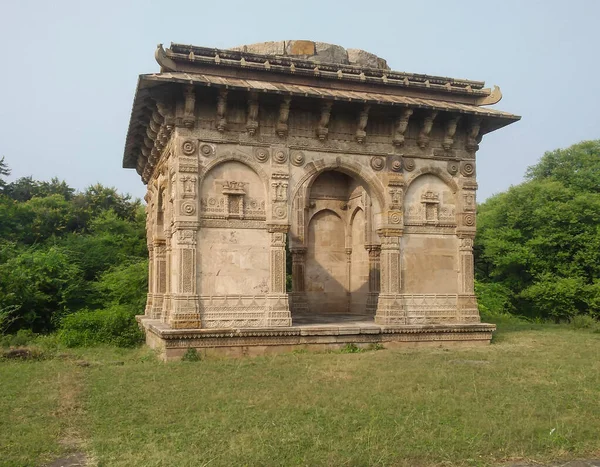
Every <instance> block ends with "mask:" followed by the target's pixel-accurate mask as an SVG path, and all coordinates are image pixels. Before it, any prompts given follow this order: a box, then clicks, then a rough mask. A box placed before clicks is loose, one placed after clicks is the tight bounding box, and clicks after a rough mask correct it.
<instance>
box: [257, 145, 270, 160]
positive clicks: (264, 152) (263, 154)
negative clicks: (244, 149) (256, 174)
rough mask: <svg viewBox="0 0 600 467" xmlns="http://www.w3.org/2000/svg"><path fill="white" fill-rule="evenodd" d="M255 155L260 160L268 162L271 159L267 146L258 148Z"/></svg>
mask: <svg viewBox="0 0 600 467" xmlns="http://www.w3.org/2000/svg"><path fill="white" fill-rule="evenodd" d="M254 157H255V158H256V160H257V161H258V162H267V161H268V160H269V150H268V149H267V148H256V149H255V150H254Z"/></svg>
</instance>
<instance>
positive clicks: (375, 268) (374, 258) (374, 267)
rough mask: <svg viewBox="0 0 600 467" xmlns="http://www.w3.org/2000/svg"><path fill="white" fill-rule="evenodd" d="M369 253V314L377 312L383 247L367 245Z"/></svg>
mask: <svg viewBox="0 0 600 467" xmlns="http://www.w3.org/2000/svg"><path fill="white" fill-rule="evenodd" d="M366 249H367V251H368V252H369V294H368V295H367V313H373V314H375V312H376V311H377V300H378V298H379V289H380V274H381V263H380V261H381V246H379V245H367V246H366Z"/></svg>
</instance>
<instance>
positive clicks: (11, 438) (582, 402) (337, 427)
mask: <svg viewBox="0 0 600 467" xmlns="http://www.w3.org/2000/svg"><path fill="white" fill-rule="evenodd" d="M498 328H499V330H498V332H497V333H496V336H495V338H494V342H493V344H492V345H491V346H489V347H484V348H476V349H451V350H442V349H419V350H386V349H384V350H378V351H369V352H362V353H320V354H319V353H297V354H289V355H279V356H271V357H260V358H252V359H250V358H247V359H236V360H234V359H229V360H223V359H221V360H219V359H209V360H203V361H199V362H177V363H169V364H165V363H161V362H159V361H157V360H156V359H155V358H154V356H153V354H152V353H151V352H150V351H149V350H147V349H145V348H141V349H134V350H118V349H113V348H98V349H86V350H78V351H60V355H58V356H56V357H55V358H51V359H46V360H42V361H27V362H15V361H3V362H0V413H1V414H2V416H1V417H0V465H2V466H29V465H32V466H34V465H35V466H37V465H43V464H44V463H47V462H52V461H53V460H55V459H57V458H59V457H61V456H66V455H67V454H68V453H70V452H83V453H85V454H86V455H87V457H88V460H89V463H90V465H100V466H128V467H130V466H199V465H210V466H237V465H285V466H288V465H334V466H340V465H350V466H354V465H357V466H363V465H364V466H367V465H400V466H404V465H406V466H421V465H423V466H425V465H445V466H446V465H447V466H449V465H460V466H483V465H496V464H501V463H503V462H508V461H516V460H519V459H528V460H536V461H542V462H543V461H549V460H559V459H572V458H579V457H594V456H596V457H597V456H600V334H598V333H592V332H589V331H585V330H573V329H571V328H570V327H568V326H565V325H562V326H558V325H539V324H516V323H510V322H509V323H502V322H500V323H499V324H498Z"/></svg>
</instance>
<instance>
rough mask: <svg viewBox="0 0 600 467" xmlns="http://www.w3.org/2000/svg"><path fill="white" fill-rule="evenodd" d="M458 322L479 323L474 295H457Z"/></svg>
mask: <svg viewBox="0 0 600 467" xmlns="http://www.w3.org/2000/svg"><path fill="white" fill-rule="evenodd" d="M457 308H458V310H457V311H458V313H457V314H458V317H457V318H458V322H459V323H480V322H481V318H480V316H479V308H478V307H477V297H475V295H466V294H464V295H459V296H458V299H457Z"/></svg>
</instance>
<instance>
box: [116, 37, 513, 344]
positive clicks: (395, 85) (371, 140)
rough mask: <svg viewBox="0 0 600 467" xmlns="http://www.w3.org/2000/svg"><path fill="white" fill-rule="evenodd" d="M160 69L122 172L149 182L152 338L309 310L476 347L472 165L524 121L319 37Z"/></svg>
mask: <svg viewBox="0 0 600 467" xmlns="http://www.w3.org/2000/svg"><path fill="white" fill-rule="evenodd" d="M156 59H157V61H158V63H159V65H160V67H161V69H160V73H155V74H148V75H141V76H140V78H139V82H138V87H137V92H136V96H135V100H134V105H133V110H132V115H131V122H130V126H129V131H128V135H127V142H126V147H125V155H124V160H123V165H124V167H128V168H135V169H136V170H137V172H138V173H139V174H140V176H141V178H142V180H143V182H144V183H146V184H147V186H148V191H147V195H146V198H145V199H146V202H147V204H148V207H147V238H148V250H149V259H150V262H149V275H150V280H149V290H148V299H147V305H146V309H145V315H144V318H143V319H142V322H143V323H145V324H144V326H145V327H146V329H147V330H154V331H152V332H154V334H156V335H155V336H152V337H149V338H148V339H149V342H150V341H152V342H155V341H156V339H157V337H156V336H159V338H160V339H162V340H163V341H167V340H168V339H169V337H165V336H167V334H169V332H172V331H173V332H175V330H210V329H257V330H258V329H263V330H264V329H282V330H283V329H292V328H291V326H292V320H293V318H294V316H296V315H310V314H311V313H312V314H314V315H315V316H317V315H319V314H323V313H338V314H349V315H367V316H369V315H370V316H373V317H374V323H375V324H376V325H378V326H380V329H383V330H384V331H382V332H385V329H392V328H393V327H397V329H400V328H398V327H402V326H404V327H407V326H409V327H410V326H417V325H420V326H430V325H460V326H462V328H461V329H463V331H464V332H465V333H466V334H464V336H467V335H468V336H471V334H472V333H473V332H474V331H473V329H474V328H468V326H469V325H475V324H476V323H479V314H478V311H477V302H476V299H475V295H474V289H473V252H472V247H473V238H474V235H475V209H476V198H475V193H476V189H477V183H476V181H475V172H476V169H475V168H476V157H475V155H476V152H477V150H478V148H479V144H480V142H481V139H482V137H483V135H485V134H486V133H489V132H491V131H494V130H496V129H498V128H501V127H503V126H505V125H507V124H510V123H512V122H514V121H516V120H518V119H519V117H517V116H515V115H512V114H508V113H505V112H500V111H497V110H492V109H489V108H487V107H485V106H487V105H490V104H495V103H496V102H498V101H499V100H500V98H501V94H500V90H499V89H498V88H497V87H496V88H495V89H494V90H493V91H491V90H489V89H484V83H482V82H478V81H467V80H456V79H452V78H443V77H434V76H426V75H413V74H409V73H401V72H395V71H391V70H390V69H389V68H388V67H387V64H386V63H385V61H384V60H382V59H380V58H378V57H376V56H374V55H372V54H369V53H367V52H364V51H356V50H348V51H346V50H345V49H343V48H341V47H338V46H333V45H330V44H322V43H314V42H310V41H287V42H273V43H266V44H255V45H251V46H243V47H240V48H237V49H232V50H216V49H208V48H202V47H195V46H187V45H180V44H171V47H170V48H169V49H166V50H164V49H163V47H162V46H159V47H158V48H157V50H156ZM286 236H287V238H288V241H289V247H290V251H291V254H292V264H293V266H292V275H293V291H292V292H291V293H290V294H288V293H286V285H285V284H286V277H285V264H286V248H285V247H286ZM465 326H466V327H465ZM406 329H408V328H406ZM440 329H441V328H440ZM169 330H171V331H169ZM149 332H150V331H149ZM282 332H283V331H282ZM290 332H291V331H290ZM395 332H396V331H395ZM397 332H400V333H401V331H397ZM402 332H404V331H402ZM486 332H488V334H489V329H488V331H486ZM390 333H391V331H390ZM180 334H181V336H180V337H181V338H182V339H183V337H182V336H183V335H184V334H185V332H183V331H182V333H180ZM284 334H285V333H284ZM187 335H188V341H187V342H188V344H190V345H192V342H195V344H193V345H194V346H202V345H206V346H209V347H210V346H214V343H213V344H211V343H209V341H208V340H205V341H203V342H204V344H202V345H200V344H198V342H197V340H198V336H197V335H195V334H193V333H192V334H190V333H189V332H188V334H187ZM192 335H193V336H194V337H193V339H195V340H189V339H192V337H190V336H192ZM290 336H291V334H290ZM257 338H258V339H259V341H260V336H258V337H257ZM211 339H215V337H214V336H212V337H211ZM265 339H266V338H265ZM419 339H421V337H419ZM465 339H467V338H466V337H465ZM225 340H226V339H222V340H221V341H222V342H224V341H225ZM266 340H268V339H266ZM266 340H265V342H266ZM284 340H285V339H284ZM292 340H293V339H292ZM417 340H418V339H417ZM488 340H489V339H488ZM182 342H183V341H182ZM210 342H213V341H210ZM217 342H218V341H217ZM228 342H229V341H228ZM261 342H262V341H261ZM286 342H287V341H286ZM289 342H290V343H292V341H291V340H290V341H289ZM294 342H296V341H294ZM263 343H264V342H263ZM255 344H256V343H255ZM255 344H250V345H255ZM284 344H285V342H284ZM161 345H167V344H164V342H163V344H161ZM228 345H229V344H228ZM240 345H241V344H240ZM244 345H245V344H244ZM177 346H179V347H183V346H184V344H177ZM167 347H168V345H167Z"/></svg>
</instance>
